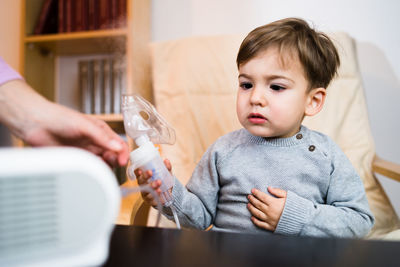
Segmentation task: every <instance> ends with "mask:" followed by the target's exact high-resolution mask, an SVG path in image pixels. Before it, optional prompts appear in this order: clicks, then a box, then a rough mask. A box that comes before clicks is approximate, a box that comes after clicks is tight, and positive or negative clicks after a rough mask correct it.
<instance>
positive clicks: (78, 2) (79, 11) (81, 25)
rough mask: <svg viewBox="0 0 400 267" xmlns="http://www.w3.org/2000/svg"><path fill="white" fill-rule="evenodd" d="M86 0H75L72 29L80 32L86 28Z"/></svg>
mask: <svg viewBox="0 0 400 267" xmlns="http://www.w3.org/2000/svg"><path fill="white" fill-rule="evenodd" d="M88 4H89V1H88V0H75V7H74V12H75V24H74V25H75V28H74V31H76V32H80V31H85V30H88V14H86V13H87V12H88Z"/></svg>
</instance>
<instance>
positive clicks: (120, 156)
mask: <svg viewBox="0 0 400 267" xmlns="http://www.w3.org/2000/svg"><path fill="white" fill-rule="evenodd" d="M0 122H3V123H5V125H6V126H8V127H9V128H10V130H11V131H12V132H13V133H14V134H15V135H17V136H18V137H20V138H21V139H22V140H24V141H25V142H26V143H28V144H30V145H32V146H74V147H78V148H83V149H86V150H88V151H90V152H92V153H94V154H96V155H98V156H100V157H102V158H103V159H104V160H105V161H106V162H107V163H108V164H109V165H111V166H118V165H121V166H122V165H125V164H126V163H127V161H128V157H129V152H128V146H127V144H126V143H125V142H124V141H123V140H122V139H121V138H120V137H119V136H118V135H117V134H116V133H115V132H113V131H112V130H111V128H110V127H109V126H108V125H107V124H106V123H105V122H104V121H101V120H98V119H95V118H92V117H90V116H88V115H84V114H82V113H79V112H76V111H74V110H72V109H69V108H67V107H64V106H61V105H58V104H55V103H52V102H50V101H47V100H46V99H44V98H43V97H41V96H40V95H39V94H37V93H36V92H35V91H33V90H32V89H31V88H30V87H29V86H28V85H27V84H26V83H25V82H24V81H21V80H13V81H10V82H7V83H5V84H3V85H1V87H0Z"/></svg>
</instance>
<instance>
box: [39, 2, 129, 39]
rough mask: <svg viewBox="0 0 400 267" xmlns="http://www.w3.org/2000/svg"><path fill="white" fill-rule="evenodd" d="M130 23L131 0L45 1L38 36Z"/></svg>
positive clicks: (99, 28) (112, 27)
mask: <svg viewBox="0 0 400 267" xmlns="http://www.w3.org/2000/svg"><path fill="white" fill-rule="evenodd" d="M126 20H127V0H44V2H43V6H42V9H41V11H40V13H39V16H38V18H37V21H36V25H35V28H34V34H44V33H57V32H58V33H63V32H78V31H87V30H101V29H115V28H122V27H125V26H126V25H127V23H126Z"/></svg>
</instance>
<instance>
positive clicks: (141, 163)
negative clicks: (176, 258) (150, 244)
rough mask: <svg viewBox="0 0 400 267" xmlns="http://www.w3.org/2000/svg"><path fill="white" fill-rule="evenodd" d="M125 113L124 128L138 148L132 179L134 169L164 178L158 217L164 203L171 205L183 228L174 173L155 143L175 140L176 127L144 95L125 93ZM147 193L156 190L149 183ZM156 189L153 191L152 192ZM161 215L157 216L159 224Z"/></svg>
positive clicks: (131, 173) (132, 158)
mask: <svg viewBox="0 0 400 267" xmlns="http://www.w3.org/2000/svg"><path fill="white" fill-rule="evenodd" d="M121 106H122V114H123V117H124V127H125V131H126V133H127V135H128V136H129V137H130V138H132V139H133V140H134V141H135V143H136V145H137V148H136V149H134V150H133V151H131V153H130V156H129V157H130V162H131V165H130V166H129V167H128V169H127V174H128V177H129V178H130V179H134V178H136V176H135V173H134V170H135V169H138V168H140V169H142V171H149V170H151V171H152V177H151V180H152V181H154V180H161V182H162V183H161V186H160V189H161V194H160V197H158V195H157V194H155V195H157V197H156V198H155V200H156V202H157V209H158V211H159V212H158V216H160V211H161V208H162V207H161V204H163V205H164V206H166V207H170V208H171V211H172V213H173V216H174V220H175V223H176V226H177V228H180V224H179V220H178V216H177V214H176V210H175V208H174V207H173V205H172V203H173V198H172V194H171V191H172V190H171V189H172V186H173V183H174V178H173V176H172V174H171V173H170V172H169V171H168V169H167V168H166V167H165V165H164V162H163V161H162V159H161V156H160V153H159V151H158V149H157V148H156V147H155V146H154V144H153V143H156V144H160V143H164V144H165V143H167V144H173V143H174V142H175V131H174V129H173V128H172V127H171V126H170V125H169V124H168V123H167V122H166V121H165V120H164V119H163V118H162V117H161V116H160V114H158V112H157V110H156V109H155V108H154V106H153V105H152V104H150V103H149V102H148V101H146V100H145V99H143V98H142V97H140V96H138V95H134V94H129V95H123V96H122V104H121ZM141 189H143V190H147V192H150V193H152V192H153V193H154V190H153V189H152V188H151V187H150V186H148V187H144V186H140V187H139V189H138V190H137V191H140V190H141ZM151 191H152V192H151ZM152 195H153V196H154V194H152ZM158 221H159V218H157V225H158Z"/></svg>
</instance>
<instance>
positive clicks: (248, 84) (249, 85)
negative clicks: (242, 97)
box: [240, 83, 253, 90]
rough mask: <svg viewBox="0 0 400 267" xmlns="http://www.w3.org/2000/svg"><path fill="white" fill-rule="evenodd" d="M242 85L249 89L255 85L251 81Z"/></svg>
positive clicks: (241, 85)
mask: <svg viewBox="0 0 400 267" xmlns="http://www.w3.org/2000/svg"><path fill="white" fill-rule="evenodd" d="M240 87H242V88H243V89H245V90H247V89H251V88H253V85H252V84H251V83H241V84H240Z"/></svg>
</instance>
